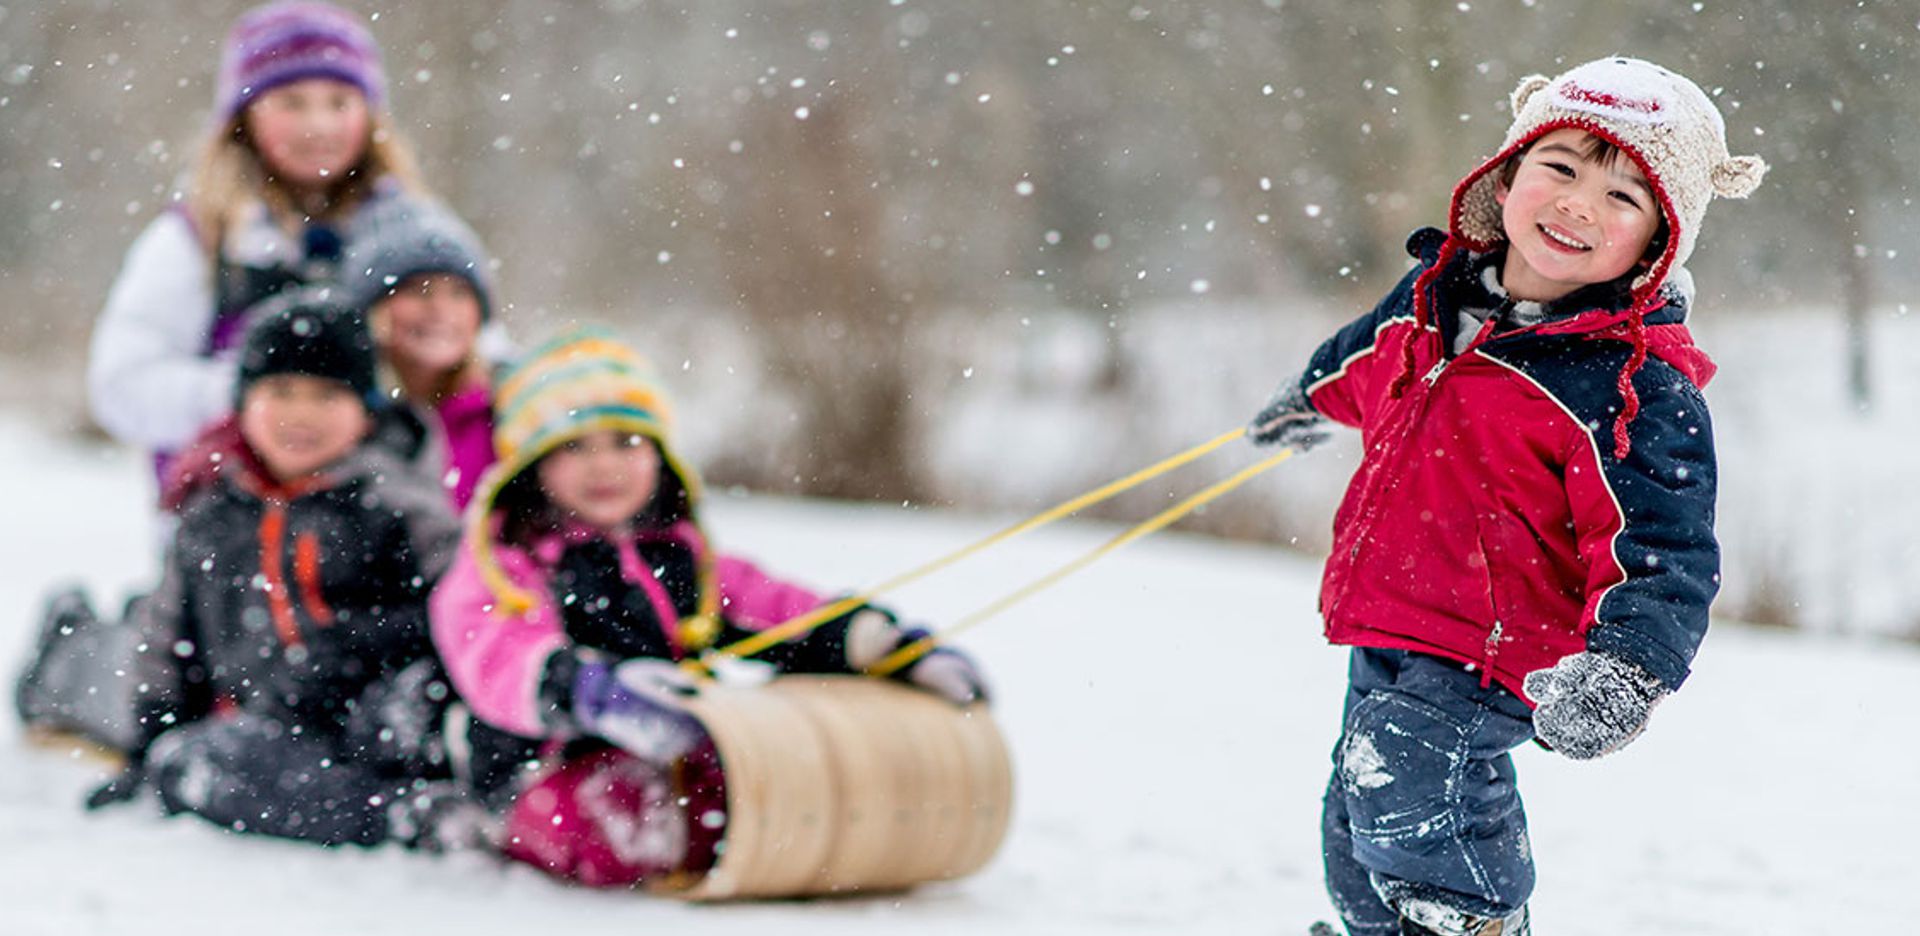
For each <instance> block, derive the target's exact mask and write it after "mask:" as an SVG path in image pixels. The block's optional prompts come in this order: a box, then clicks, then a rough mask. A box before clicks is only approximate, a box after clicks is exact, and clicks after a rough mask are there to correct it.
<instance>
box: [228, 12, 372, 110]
mask: <svg viewBox="0 0 1920 936" xmlns="http://www.w3.org/2000/svg"><path fill="white" fill-rule="evenodd" d="M308 78H332V79H335V80H337V81H344V82H346V83H347V84H350V85H353V86H354V87H356V88H359V89H360V93H361V94H363V95H365V96H366V98H367V106H368V107H369V108H371V109H373V110H379V109H380V108H381V107H382V106H383V104H384V103H385V101H386V97H387V75H386V71H385V69H384V68H382V66H381V64H380V47H379V46H378V45H376V44H374V41H373V34H372V33H369V32H368V31H367V27H366V24H365V23H364V22H362V21H361V19H360V17H359V16H357V15H355V14H353V13H349V12H347V11H346V10H343V9H341V8H339V7H337V6H334V5H332V4H329V3H315V2H310V0H292V2H283V3H271V4H268V5H266V6H261V7H255V8H254V9H252V10H249V11H248V12H246V13H244V14H242V15H241V17H240V19H238V20H237V21H235V22H234V24H233V28H232V29H231V30H229V31H228V32H227V42H226V46H225V47H224V48H223V49H222V50H221V53H220V78H219V82H218V84H217V86H216V87H215V88H214V93H213V116H214V119H215V120H216V121H218V122H219V123H221V124H225V123H227V122H228V121H230V120H232V119H233V118H234V115H236V114H238V113H240V111H241V110H243V109H245V108H246V106H247V105H248V104H249V103H251V102H252V101H253V99H254V98H256V97H259V96H260V95H262V94H265V93H267V92H268V91H271V90H273V89H274V88H277V87H279V86H280V85H284V84H291V83H293V82H296V81H303V80H305V79H308Z"/></svg>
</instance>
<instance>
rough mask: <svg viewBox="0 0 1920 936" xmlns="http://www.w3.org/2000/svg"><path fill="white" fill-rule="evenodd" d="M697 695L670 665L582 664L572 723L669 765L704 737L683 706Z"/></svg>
mask: <svg viewBox="0 0 1920 936" xmlns="http://www.w3.org/2000/svg"><path fill="white" fill-rule="evenodd" d="M692 693H693V682H692V680H691V679H689V678H688V677H687V675H686V674H685V673H683V672H681V670H680V668H679V667H677V666H674V665H673V664H672V663H669V662H667V661H666V660H652V659H635V660H628V661H626V662H624V663H621V664H619V665H617V666H608V665H607V664H605V663H600V662H597V661H582V662H581V663H580V668H579V669H578V670H577V671H576V672H575V674H574V678H573V720H574V721H575V722H576V723H577V724H578V725H579V726H580V730H582V731H585V732H587V733H588V734H593V735H598V736H600V737H602V738H605V739H607V740H608V741H611V742H613V743H614V744H616V745H619V746H620V747H621V748H622V749H624V750H626V751H627V752H629V753H631V754H633V755H634V756H635V757H638V758H640V759H642V760H646V761H649V762H652V763H656V764H668V763H672V762H673V761H675V760H677V759H678V758H679V757H680V756H681V755H683V754H685V753H687V752H688V751H689V750H692V749H693V746H694V745H696V744H698V743H699V742H700V739H701V737H702V736H703V735H704V734H705V732H704V730H703V729H702V728H701V727H700V722H699V721H698V720H697V719H695V718H694V717H693V716H692V715H690V714H688V713H687V711H686V710H685V709H683V708H681V707H680V702H679V700H680V699H683V698H685V697H686V696H688V695H691V694H692Z"/></svg>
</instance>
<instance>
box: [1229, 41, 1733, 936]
mask: <svg viewBox="0 0 1920 936" xmlns="http://www.w3.org/2000/svg"><path fill="white" fill-rule="evenodd" d="M1512 103H1513V109H1514V115H1515V117H1514V122H1513V124H1512V126H1511V127H1510V128H1509V130H1508V131H1507V138H1506V141H1505V144H1504V145H1503V146H1502V147H1501V149H1500V151H1499V152H1498V153H1496V154H1495V155H1494V156H1493V157H1492V158H1490V159H1488V160H1487V161H1485V162H1484V163H1482V164H1481V165H1480V166H1479V167H1478V168H1476V169H1475V170H1474V171H1473V172H1471V173H1470V174H1468V175H1467V177H1466V178H1465V179H1464V180H1462V181H1461V182H1460V184H1459V185H1458V186H1457V187H1456V188H1455V190H1454V196H1453V203H1452V209H1451V211H1450V213H1449V224H1448V230H1447V231H1445V232H1442V231H1438V230H1433V229H1427V230H1423V231H1420V232H1418V233H1416V234H1415V235H1414V236H1413V237H1412V239H1411V240H1410V241H1409V243H1408V248H1409V252H1411V253H1412V254H1413V255H1414V256H1415V257H1416V259H1417V260H1418V261H1419V263H1418V264H1417V265H1416V267H1415V269H1413V270H1411V271H1410V272H1409V273H1408V274H1407V275H1406V277H1405V278H1404V279H1403V280H1402V281H1401V282H1400V284H1399V286H1397V287H1396V288H1395V289H1394V290H1393V292H1392V293H1390V294H1389V295H1388V296H1387V298H1386V299H1385V300H1383V301H1382V302H1381V304H1380V305H1379V306H1378V307H1377V308H1375V309H1374V310H1373V311H1372V312H1371V313H1369V314H1367V315H1365V316H1362V317H1361V318H1360V319H1358V320H1356V321H1355V322H1353V323H1352V324H1350V325H1348V326H1347V327H1346V328H1344V329H1342V330H1341V331H1340V332H1339V333H1338V334H1336V335H1335V336H1334V337H1333V338H1331V339H1329V340H1328V341H1327V342H1326V343H1325V344H1323V345H1321V346H1320V348H1319V350H1318V351H1317V352H1315V354H1314V356H1313V358H1312V360H1311V362H1310V363H1309V364H1308V366H1307V368H1306V370H1305V371H1304V372H1302V373H1301V374H1299V375H1298V376H1297V377H1295V378H1293V379H1290V380H1288V381H1286V382H1285V383H1283V384H1281V387H1280V389H1279V390H1278V391H1277V392H1276V393H1275V394H1274V396H1273V398H1272V399H1271V400H1270V401H1269V402H1268V404H1267V406H1266V407H1265V408H1264V409H1263V410H1262V411H1261V412H1260V413H1259V414H1258V415H1257V416H1256V417H1255V418H1254V419H1253V421H1252V422H1251V423H1250V424H1249V426H1248V429H1247V433H1248V435H1249V437H1250V438H1251V439H1252V440H1253V441H1254V442H1255V443H1256V444H1262V445H1290V446H1293V447H1294V448H1296V449H1303V448H1306V447H1308V446H1311V445H1312V444H1313V443H1314V442H1316V441H1318V440H1319V438H1320V437H1321V436H1322V434H1323V433H1324V430H1323V429H1322V428H1321V424H1322V423H1323V421H1324V420H1326V419H1331V420H1334V421H1336V422H1339V423H1342V424H1345V425H1350V426H1354V427H1357V428H1359V429H1360V430H1361V433H1362V437H1363V441H1364V444H1365V446H1366V450H1365V455H1364V458H1363V460H1362V462H1361V464H1360V467H1359V469H1358V470H1357V471H1356V472H1355V475H1354V479H1353V481H1352V484H1351V485H1350V486H1349V488H1348V490H1347V494H1346V497H1345V499H1344V500H1343V501H1342V503H1341V505H1340V508H1339V511H1338V513H1337V514H1336V516H1335V519H1334V541H1333V553H1332V556H1331V557H1330V558H1329V559H1328V561H1327V568H1326V573H1325V577H1324V579H1323V581H1322V587H1321V596H1320V610H1321V613H1322V615H1323V617H1324V618H1325V621H1326V632H1327V638H1328V639H1329V640H1330V641H1332V642H1334V643H1337V644H1346V645H1350V646H1352V647H1354V651H1353V654H1352V662H1351V669H1350V673H1349V684H1348V693H1347V702H1346V711H1345V722H1344V725H1343V727H1342V731H1341V739H1340V743H1339V744H1338V746H1337V747H1336V749H1335V752H1334V771H1333V777H1332V781H1331V783H1330V784H1329V786H1328V790H1327V796H1326V809H1325V814H1324V820H1323V829H1322V832H1323V853H1324V856H1325V860H1326V873H1327V885H1328V890H1329V892H1330V893H1331V895H1332V897H1333V900H1334V904H1335V906H1336V908H1337V909H1338V910H1339V912H1340V915H1341V917H1342V919H1343V921H1344V922H1345V924H1346V927H1347V929H1348V931H1349V932H1350V933H1353V934H1355V936H1361V934H1366V936H1385V934H1395V933H1405V934H1442V936H1495V934H1500V936H1514V934H1522V933H1525V932H1526V931H1527V929H1528V922H1527V921H1528V914H1527V909H1526V902H1527V899H1528V897H1529V896H1530V895H1531V893H1532V890H1533V883H1534V872H1533V860H1532V851H1531V848H1530V846H1529V844H1528V841H1527V834H1526V818H1525V815H1524V813H1523V811H1522V809H1521V804H1520V798H1519V795H1518V793H1517V792H1516V790H1515V787H1514V772H1513V762H1512V758H1511V757H1510V756H1509V753H1508V752H1509V751H1511V750H1512V749H1513V748H1514V747H1517V746H1518V745H1520V744H1523V743H1525V742H1526V741H1528V740H1529V739H1531V738H1533V737H1535V736H1536V735H1537V736H1538V737H1539V738H1540V740H1541V741H1542V742H1544V743H1545V744H1547V745H1548V746H1550V747H1552V748H1554V749H1555V750H1558V751H1560V752H1561V753H1563V754H1566V755H1567V756H1569V757H1572V758H1576V759H1587V758H1593V757H1598V756H1600V755H1602V754H1606V753H1610V752H1612V751H1614V750H1618V749H1619V748H1620V747H1622V746H1624V745H1625V744H1626V743H1627V742H1629V741H1631V740H1632V739H1633V738H1634V737H1635V736H1636V735H1638V734H1639V732H1640V731H1641V730H1642V729H1643V728H1644V727H1645V725H1646V722H1647V718H1648V716H1649V714H1650V713H1651V711H1652V709H1653V706H1654V705H1655V703H1657V702H1658V701H1659V700H1660V699H1661V698H1663V697H1664V696H1666V695H1667V694H1668V693H1670V692H1672V691H1673V690H1674V689H1677V688H1678V687H1679V686H1680V684H1681V682H1682V681H1683V680H1684V679H1685V678H1686V675H1687V672H1688V666H1689V663H1690V661H1691V660H1692V657H1693V654H1694V651H1695V650H1696V649H1697V648H1698V647H1699V644H1700V640H1701V638H1702V637H1703V636H1704V634H1705V632H1706V627H1707V608H1708V605H1709V604H1710V603H1711V602H1712V600H1713V596H1714V593H1715V592H1716V591H1717V590H1718V587H1719V548H1718V545H1717V542H1716V540H1715V538H1714V533H1713V509H1714V490H1715V461H1714V454H1713V441H1712V432H1711V427H1710V424H1709V422H1708V416H1707V406H1706V401H1705V399H1704V398H1703V397H1702V395H1701V392H1700V388H1701V387H1703V386H1704V385H1705V384H1706V382H1707V381H1708V379H1710V378H1711V377H1712V374H1713V364H1712V363H1711V362H1710V361H1709V360H1708V359H1707V356H1706V354H1705V353H1704V352H1702V351H1700V350H1699V349H1698V348H1696V347H1695V346H1694V345H1693V342H1692V338H1691V336H1690V335H1689V334H1688V332H1687V329H1686V326H1685V325H1684V324H1683V322H1684V320H1685V317H1686V313H1687V306H1688V304H1689V301H1690V299H1691V292H1692V281H1691V277H1690V276H1689V275H1688V274H1687V273H1686V271H1685V269H1684V268H1683V267H1682V263H1684V262H1685V260H1686V258H1687V256H1688V255H1689V254H1690V253H1691V252H1692V250H1693V246H1694V242H1695V240H1696V238H1697V236H1698V234H1699V227H1700V223H1701V221H1702V219H1703V218H1704V216H1705V213H1706V207H1707V203H1708V201H1709V200H1710V199H1711V198H1713V197H1714V196H1716V195H1718V196H1722V197H1736V198H1737V197H1745V196H1746V195H1747V194H1748V193H1750V192H1751V191H1752V190H1753V188H1754V187H1755V186H1757V185H1758V184H1759V182H1760V179H1761V177H1762V176H1763V175H1764V173H1765V171H1766V165H1765V163H1763V162H1761V161H1760V160H1759V159H1757V158H1754V157H1733V156H1729V155H1728V152H1727V144H1726V128H1725V124H1724V123H1723V122H1722V120H1721V117H1720V114H1719V112H1718V111H1717V110H1716V109H1715V108H1714V105H1713V103H1712V101H1711V100H1710V99H1709V98H1708V97H1707V96H1706V94H1705V93H1703V92H1702V91H1701V90H1700V89H1699V88H1698V87H1697V86H1696V85H1694V84H1693V83H1692V82H1691V81H1689V80H1687V79H1686V78H1684V77H1682V76H1680V75H1677V74H1674V73H1672V72H1669V71H1667V70H1665V69H1663V68H1660V67H1658V66H1656V65H1652V64H1650V63H1647V62H1643V61H1639V60H1635V59H1626V58H1609V59H1602V60H1599V61H1595V62H1590V63H1588V64H1586V65H1582V66H1580V67H1578V68H1575V69H1573V70H1572V71H1569V72H1567V73H1566V74H1564V75H1561V76H1560V77H1558V78H1556V79H1553V80H1551V81H1549V80H1548V79H1546V78H1542V77H1538V76H1535V77H1531V78H1528V79H1526V80H1524V81H1522V82H1521V84H1520V86H1519V88H1518V89H1516V90H1515V91H1514V94H1513V99H1512Z"/></svg>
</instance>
